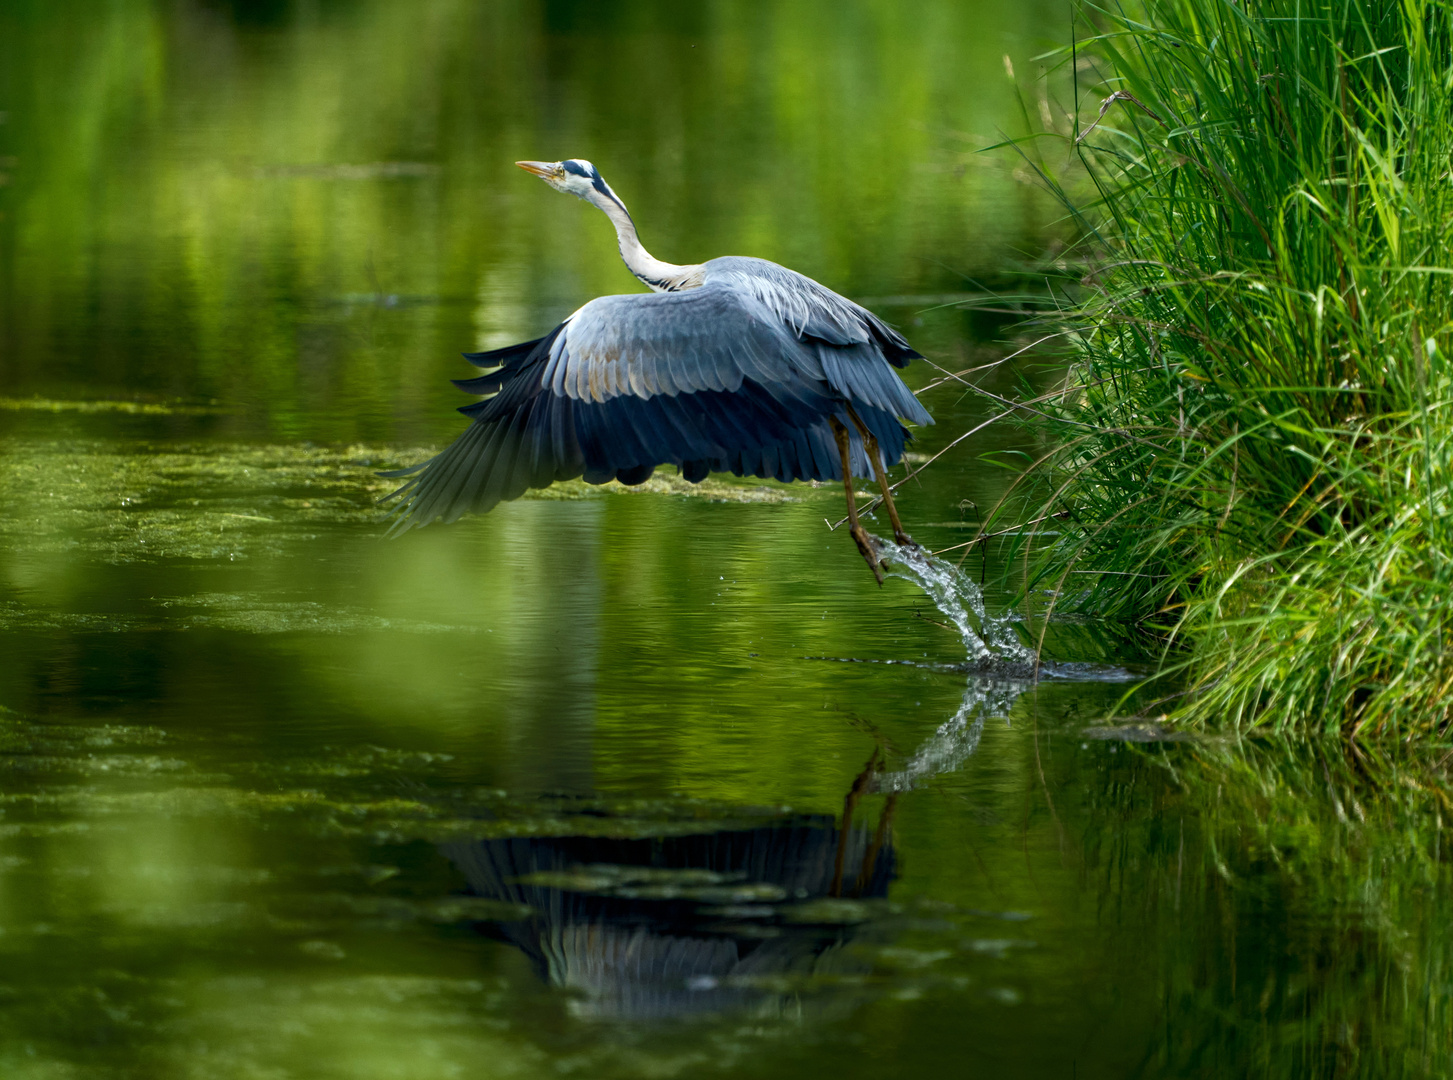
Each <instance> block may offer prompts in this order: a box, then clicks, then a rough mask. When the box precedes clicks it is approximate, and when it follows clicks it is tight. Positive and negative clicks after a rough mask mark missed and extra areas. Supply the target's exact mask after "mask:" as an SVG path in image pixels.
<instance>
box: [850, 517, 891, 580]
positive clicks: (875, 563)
mask: <svg viewBox="0 0 1453 1080" xmlns="http://www.w3.org/2000/svg"><path fill="white" fill-rule="evenodd" d="M848 532H850V533H851V534H852V537H853V539H854V540H855V541H857V545H858V550H859V551H861V552H862V553H863V558H864V559H865V560H866V561H867V563H868V569H869V570H871V571H873V577H875V578H877V579H878V584H879V585H881V584H883V558H882V556H881V555H879V554H878V545H877V544H875V543H873V538H872V537H871V536H870V535H868V530H867V529H865V528H863V527H862V526H861V525H853V526H852V528H850V529H849V530H848Z"/></svg>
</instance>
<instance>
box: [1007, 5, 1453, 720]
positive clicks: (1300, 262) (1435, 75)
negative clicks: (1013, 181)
mask: <svg viewBox="0 0 1453 1080" xmlns="http://www.w3.org/2000/svg"><path fill="white" fill-rule="evenodd" d="M1096 10H1098V9H1096ZM1147 11H1148V19H1147V21H1144V22H1142V21H1137V20H1138V18H1139V17H1138V16H1137V17H1135V18H1132V17H1130V16H1120V15H1114V16H1105V17H1104V19H1103V24H1102V25H1101V26H1098V27H1097V29H1098V30H1100V31H1101V33H1100V36H1099V37H1098V38H1097V39H1095V40H1094V41H1093V42H1091V44H1090V50H1091V52H1092V53H1093V54H1094V55H1095V56H1096V57H1097V60H1098V62H1102V63H1103V64H1104V65H1105V67H1106V69H1107V70H1108V72H1109V74H1108V75H1106V77H1105V82H1104V92H1105V93H1107V94H1108V93H1110V92H1112V91H1113V92H1114V96H1113V98H1107V99H1106V101H1105V102H1104V108H1103V109H1102V110H1101V113H1102V119H1101V120H1100V122H1099V123H1098V125H1097V126H1094V128H1093V130H1090V129H1089V128H1088V127H1087V128H1086V129H1085V130H1084V131H1082V132H1081V135H1080V139H1083V142H1080V141H1079V140H1077V142H1076V145H1077V146H1079V147H1080V148H1081V150H1082V152H1083V157H1084V160H1085V162H1086V164H1087V165H1088V167H1089V169H1090V173H1091V176H1092V178H1093V179H1094V180H1095V182H1096V183H1097V184H1099V186H1100V193H1101V194H1102V195H1103V197H1104V199H1103V202H1102V203H1101V204H1100V206H1101V209H1102V211H1103V214H1102V215H1101V216H1102V219H1103V227H1101V228H1100V229H1099V232H1100V239H1101V240H1103V248H1102V249H1101V250H1100V252H1099V257H1101V258H1102V261H1101V262H1099V263H1098V264H1095V265H1092V266H1091V267H1090V270H1089V275H1088V276H1087V277H1086V279H1085V281H1086V284H1088V285H1089V286H1090V290H1089V297H1088V299H1087V300H1086V301H1085V303H1084V305H1083V306H1082V307H1081V308H1080V309H1079V310H1078V311H1076V313H1075V314H1074V316H1073V318H1074V322H1073V324H1072V326H1071V327H1070V329H1072V330H1073V331H1074V332H1075V334H1076V341H1077V344H1076V346H1075V348H1076V350H1077V351H1076V357H1077V360H1078V364H1077V366H1076V368H1075V370H1074V374H1073V376H1072V378H1071V380H1070V381H1071V384H1072V386H1073V397H1072V398H1069V399H1067V400H1065V401H1064V402H1063V403H1062V404H1061V405H1060V406H1059V407H1058V408H1059V416H1058V420H1059V424H1058V428H1057V431H1056V436H1057V437H1058V439H1059V440H1060V444H1061V445H1060V448H1059V449H1058V451H1057V452H1056V453H1054V454H1052V455H1050V456H1049V457H1048V458H1047V459H1046V460H1045V461H1044V462H1043V465H1044V466H1045V468H1044V469H1043V470H1042V471H1040V472H1039V474H1038V475H1039V477H1040V479H1041V480H1042V481H1043V483H1044V487H1043V494H1044V497H1045V501H1046V502H1047V503H1048V506H1046V507H1045V508H1044V510H1043V511H1042V512H1041V513H1042V514H1043V515H1048V514H1053V515H1055V516H1056V517H1058V518H1060V523H1059V524H1057V526H1056V528H1057V530H1058V531H1057V532H1056V533H1055V535H1054V536H1053V537H1046V538H1045V539H1044V541H1043V543H1044V545H1045V546H1046V557H1045V558H1044V559H1043V560H1042V561H1041V563H1040V567H1039V570H1038V573H1037V575H1036V576H1035V578H1034V579H1033V580H1032V581H1031V583H1030V585H1029V588H1030V589H1031V590H1033V591H1038V590H1042V589H1045V588H1049V589H1051V590H1052V591H1053V592H1054V593H1055V594H1056V595H1058V596H1060V597H1061V598H1062V599H1060V600H1059V604H1060V605H1061V606H1062V607H1070V606H1078V607H1079V608H1081V609H1082V610H1088V611H1095V612H1099V613H1112V614H1116V615H1122V616H1129V617H1133V618H1139V619H1147V620H1150V621H1154V622H1159V623H1161V624H1162V625H1163V626H1164V627H1166V628H1167V629H1170V630H1173V631H1174V633H1175V634H1176V635H1177V637H1178V638H1179V639H1180V640H1181V641H1183V642H1185V643H1186V644H1187V645H1188V647H1189V648H1188V652H1187V654H1186V656H1185V661H1184V671H1185V673H1186V674H1187V675H1188V677H1189V679H1190V681H1191V684H1192V689H1193V691H1194V693H1192V694H1191V695H1190V696H1189V697H1188V698H1186V699H1185V704H1184V705H1183V706H1182V714H1183V715H1185V716H1188V717H1192V718H1195V719H1197V720H1202V721H1207V722H1221V723H1231V724H1238V725H1250V724H1273V725H1278V726H1280V725H1297V726H1304V727H1314V728H1320V729H1324V730H1339V729H1340V730H1344V731H1348V732H1353V733H1356V732H1361V731H1367V732H1377V731H1399V732H1406V731H1418V732H1436V731H1440V730H1443V729H1444V728H1445V727H1446V725H1447V724H1448V723H1449V720H1450V717H1453V692H1450V687H1453V635H1450V630H1449V626H1448V623H1447V617H1446V610H1447V606H1448V599H1449V597H1450V596H1453V560H1450V558H1449V552H1450V549H1453V534H1450V532H1449V522H1450V518H1449V514H1448V510H1449V498H1450V481H1449V478H1450V475H1453V424H1450V419H1449V418H1450V416H1453V365H1450V363H1449V359H1448V356H1449V330H1450V327H1453V290H1450V289H1449V287H1448V281H1449V277H1448V275H1449V274H1450V273H1453V269H1450V258H1449V245H1450V237H1453V232H1450V230H1453V190H1450V188H1449V184H1448V163H1449V160H1450V154H1453V111H1450V109H1449V97H1448V85H1449V80H1450V78H1453V60H1450V57H1453V7H1450V6H1449V5H1448V4H1447V3H1446V2H1443V0H1408V2H1407V3H1405V4H1394V5H1388V4H1382V3H1376V2H1372V0H1335V2H1334V3H1332V4H1330V5H1323V6H1320V7H1315V8H1312V7H1308V6H1307V5H1305V4H1301V3H1297V2H1294V0H1257V2H1254V3H1249V4H1244V5H1243V4H1236V3H1231V2H1227V0H1151V2H1150V3H1148V5H1147ZM1098 17H1099V16H1097V18H1098ZM1082 220H1085V219H1082ZM1086 224H1087V225H1088V226H1089V227H1092V228H1093V227H1095V226H1094V225H1093V223H1090V222H1088V221H1086ZM1061 328H1062V329H1063V328H1065V327H1064V325H1063V324H1062V325H1061ZM1049 407H1050V408H1055V407H1056V406H1054V405H1051V406H1049ZM1040 520H1043V517H1040ZM1022 543H1023V544H1038V543H1040V540H1039V539H1038V538H1037V537H1036V538H1031V539H1028V540H1026V541H1023V542H1022Z"/></svg>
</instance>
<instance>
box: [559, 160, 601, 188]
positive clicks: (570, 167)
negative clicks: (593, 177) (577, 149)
mask: <svg viewBox="0 0 1453 1080" xmlns="http://www.w3.org/2000/svg"><path fill="white" fill-rule="evenodd" d="M560 164H561V165H564V166H565V171H566V172H568V173H574V174H575V175H576V176H589V175H590V174H589V173H588V172H586V171H585V169H583V168H582V167H581V165H580V162H578V161H576V160H575V159H574V158H571V159H570V160H569V161H562V162H561V163H560ZM596 183H597V186H598V185H599V181H598V180H597V181H596Z"/></svg>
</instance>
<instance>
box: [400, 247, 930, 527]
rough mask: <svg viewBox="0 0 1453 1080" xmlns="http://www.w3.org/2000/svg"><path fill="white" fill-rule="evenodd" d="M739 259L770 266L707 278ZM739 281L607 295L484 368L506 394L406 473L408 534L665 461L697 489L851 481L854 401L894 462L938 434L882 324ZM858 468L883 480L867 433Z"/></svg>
mask: <svg viewBox="0 0 1453 1080" xmlns="http://www.w3.org/2000/svg"><path fill="white" fill-rule="evenodd" d="M733 261H735V262H748V263H760V262H761V261H760V260H714V261H713V263H709V264H707V268H708V270H710V268H711V267H712V266H713V265H714V264H715V263H721V262H733ZM762 265H765V266H767V267H772V266H773V265H774V264H771V263H765V264H762ZM723 269H724V271H725V272H722V273H719V274H710V273H709V274H708V276H707V280H706V281H705V283H704V284H703V285H702V286H701V287H699V288H695V289H690V290H685V291H682V292H674V293H637V294H630V295H624V296H605V297H600V298H599V299H596V300H592V301H591V302H590V303H588V304H586V305H585V306H584V307H582V308H580V309H579V310H578V311H576V312H575V313H574V314H573V315H571V316H570V317H569V318H568V319H566V320H565V322H564V323H562V324H561V325H560V326H558V327H557V328H556V329H555V330H554V331H553V332H552V333H550V334H549V335H547V336H546V337H544V338H540V339H538V340H537V341H534V342H526V343H524V344H522V345H518V346H511V347H510V348H508V349H502V350H497V351H496V352H494V353H484V354H475V355H472V356H470V357H469V359H470V360H471V361H472V362H473V363H476V364H478V365H479V366H481V367H493V366H498V367H499V370H498V371H494V372H492V373H490V374H487V375H483V376H480V377H479V378H476V379H469V380H459V381H458V385H459V386H460V387H461V389H466V390H469V391H473V392H491V391H497V392H496V393H495V394H494V396H493V397H491V398H488V399H486V400H484V401H481V402H478V403H476V404H474V405H468V406H465V407H464V408H462V409H461V410H460V411H461V412H463V413H465V414H466V415H468V416H470V417H471V418H472V419H473V420H474V424H473V425H472V426H471V427H470V428H469V430H467V431H465V432H464V433H463V434H462V435H461V436H460V437H459V438H458V439H457V440H456V441H455V442H454V443H453V444H452V445H451V446H449V447H448V448H447V449H446V450H445V451H444V452H443V453H441V454H439V455H438V456H437V457H435V458H433V459H431V460H430V461H428V462H425V463H424V464H423V465H420V466H416V467H415V468H413V469H409V470H401V471H399V472H397V473H394V474H392V475H396V476H401V477H407V478H408V479H407V481H406V483H405V484H404V485H403V487H401V488H400V489H399V490H398V491H396V492H395V493H394V496H396V497H398V499H399V505H398V514H399V517H398V521H397V523H396V526H395V528H396V529H406V528H408V527H410V526H411V525H423V524H427V523H428V522H430V521H432V520H434V519H435V518H440V517H442V518H444V520H446V521H453V520H455V519H457V518H458V517H460V516H461V515H462V514H464V513H466V512H470V511H472V512H475V513H484V512H485V511H488V510H490V509H491V508H493V507H494V506H495V505H496V504H497V503H499V502H501V501H506V500H509V499H514V498H518V497H519V496H520V495H522V494H524V492H525V491H526V490H527V489H528V488H532V487H536V488H538V487H547V486H549V485H550V484H551V483H553V482H554V481H556V480H564V479H569V478H571V477H577V476H583V477H584V479H585V480H587V481H588V482H590V483H603V482H605V481H607V480H610V479H619V480H620V481H622V482H623V483H630V484H634V483H641V482H643V481H644V480H646V479H647V478H649V477H650V475H651V472H652V470H653V469H654V468H655V467H656V466H657V465H660V464H665V463H673V464H676V465H678V466H680V467H681V470H682V473H683V475H685V476H687V477H688V478H689V479H692V480H699V479H701V478H702V477H704V476H705V475H706V473H707V472H710V471H731V472H735V473H737V474H738V475H755V476H763V477H775V478H777V479H781V480H799V479H819V480H825V479H841V476H842V467H841V461H840V458H839V456H838V453H837V448H836V444H835V441H834V438H833V435H832V431H831V428H830V419H829V418H830V417H833V416H840V417H841V418H842V419H844V420H846V415H845V413H844V412H843V408H844V401H846V402H848V403H850V404H852V405H853V406H854V407H855V408H856V410H857V412H858V414H859V416H860V417H861V419H862V420H863V421H864V423H865V424H866V425H867V426H868V428H869V430H871V431H872V432H873V433H874V435H875V436H876V437H877V439H878V442H879V444H880V446H881V448H882V450H883V452H884V455H885V458H886V459H887V461H888V463H890V464H891V463H893V462H896V461H897V460H898V458H899V457H900V455H901V454H902V450H903V444H904V440H905V438H906V437H907V432H905V431H904V429H903V428H902V426H901V424H899V423H898V420H897V418H898V417H902V418H904V419H908V420H910V421H914V422H918V423H932V419H931V418H930V417H929V416H928V413H927V412H925V411H924V410H923V408H922V406H920V405H919V404H918V402H917V399H915V398H914V397H913V395H912V394H911V393H910V392H909V391H908V389H907V387H905V386H904V385H903V383H902V381H901V380H900V379H899V378H898V376H897V375H896V373H894V372H893V370H892V369H891V368H890V367H889V365H888V360H887V359H886V353H885V351H884V350H885V348H888V349H892V348H898V346H895V345H893V343H892V341H891V340H889V339H888V335H892V333H893V332H892V331H891V330H889V329H888V328H887V327H886V326H883V325H882V324H881V323H877V322H876V321H875V318H874V317H872V316H871V315H869V314H868V313H866V312H864V311H863V309H861V308H858V307H857V306H856V305H854V304H851V302H850V301H847V300H845V299H843V298H842V297H837V296H836V294H834V293H831V292H829V291H828V290H826V289H823V288H822V287H821V286H819V285H817V284H816V283H815V282H812V281H811V280H810V279H808V278H803V277H801V275H793V276H794V277H796V278H799V279H800V280H801V282H804V283H806V285H807V286H810V288H811V290H816V292H815V293H813V295H811V296H810V297H809V299H808V300H807V301H805V302H802V303H799V304H797V306H796V307H793V306H791V305H790V304H789V303H787V297H786V292H787V290H788V288H789V287H790V286H791V284H792V283H791V281H790V279H785V278H784V279H780V280H778V279H771V280H768V281H767V284H766V285H765V286H764V285H761V284H760V283H758V284H757V285H753V284H752V283H750V282H747V281H744V280H743V278H744V275H743V273H741V272H740V270H739V268H736V267H732V266H728V267H725V268H723ZM776 269H777V270H780V271H782V272H783V273H784V274H791V272H790V271H786V270H785V269H784V268H781V267H777V268H776ZM784 283H785V284H784ZM817 293H821V294H824V295H825V296H827V297H828V298H829V299H828V301H823V300H821V298H820V297H818V296H817V295H816V294H817ZM834 301H835V302H834ZM859 312H861V313H862V315H859V314H858V313H859ZM864 316H866V318H865V317H864ZM894 336H895V337H896V335H894ZM896 340H897V341H898V342H900V343H901V342H902V339H901V338H897V339H896ZM885 341H887V345H886V346H885V344H884V342H885ZM901 350H907V345H906V343H903V344H902V345H901ZM907 351H908V352H911V350H907ZM895 355H896V354H895ZM913 355H917V354H913ZM851 459H852V460H851V464H852V467H853V471H854V473H855V474H858V475H869V465H868V459H867V456H866V454H865V453H864V451H863V449H862V447H861V445H860V443H859V440H858V438H857V435H856V433H854V434H853V436H852V448H851Z"/></svg>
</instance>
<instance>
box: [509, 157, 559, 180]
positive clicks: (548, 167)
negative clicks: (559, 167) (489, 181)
mask: <svg viewBox="0 0 1453 1080" xmlns="http://www.w3.org/2000/svg"><path fill="white" fill-rule="evenodd" d="M515 164H516V165H518V166H519V167H520V168H522V169H524V170H525V172H527V173H534V174H535V175H536V176H538V177H540V178H541V179H544V178H545V177H547V176H554V175H555V164H554V163H553V162H549V161H517V162H515Z"/></svg>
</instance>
